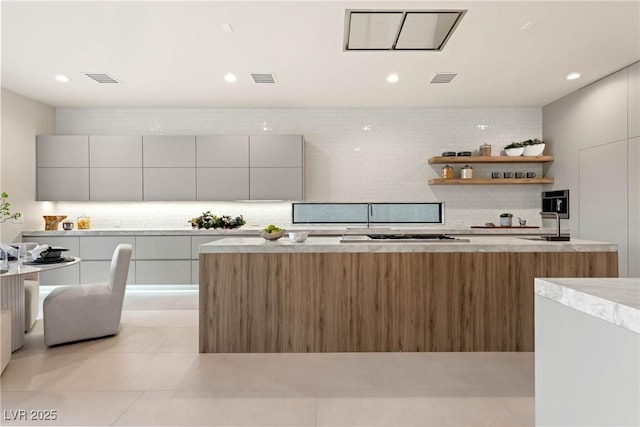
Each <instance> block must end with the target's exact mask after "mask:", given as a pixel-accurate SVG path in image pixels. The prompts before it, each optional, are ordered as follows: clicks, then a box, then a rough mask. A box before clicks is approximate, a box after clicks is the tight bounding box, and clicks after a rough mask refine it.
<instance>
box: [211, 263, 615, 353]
mask: <svg viewBox="0 0 640 427" xmlns="http://www.w3.org/2000/svg"><path fill="white" fill-rule="evenodd" d="M615 276H617V252H512V253H509V252H447V253H439V252H396V253H382V252H376V253H367V252H365V253H360V252H348V253H345V252H337V253H202V251H201V254H200V313H199V315H200V331H199V334H200V352H202V353H254V352H260V353H263V352H267V353H268V352H379V351H386V352H395V351H411V352H413V351H533V350H534V307H533V301H534V291H533V284H534V278H535V277H615Z"/></svg>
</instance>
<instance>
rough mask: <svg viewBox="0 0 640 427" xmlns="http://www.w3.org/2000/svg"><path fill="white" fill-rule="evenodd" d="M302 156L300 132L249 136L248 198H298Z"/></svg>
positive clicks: (300, 191) (300, 187) (301, 195)
mask: <svg viewBox="0 0 640 427" xmlns="http://www.w3.org/2000/svg"><path fill="white" fill-rule="evenodd" d="M303 158H304V150H303V139H302V136H301V135H259V136H251V137H249V164H250V171H249V198H250V199H251V200H302V199H303V196H304V172H303Z"/></svg>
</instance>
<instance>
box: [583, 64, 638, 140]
mask: <svg viewBox="0 0 640 427" xmlns="http://www.w3.org/2000/svg"><path fill="white" fill-rule="evenodd" d="M578 110H579V123H580V129H579V132H580V133H579V135H578V138H579V140H580V148H581V149H584V148H590V147H596V146H599V145H603V144H609V143H611V142H616V141H622V140H625V139H627V70H622V71H619V72H617V73H615V74H613V75H611V76H609V77H607V78H606V79H603V80H600V81H598V82H595V83H594V84H592V85H590V86H587V87H585V88H584V89H581V90H580V104H579V107H578Z"/></svg>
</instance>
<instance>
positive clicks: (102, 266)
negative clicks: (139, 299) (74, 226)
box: [80, 236, 136, 284]
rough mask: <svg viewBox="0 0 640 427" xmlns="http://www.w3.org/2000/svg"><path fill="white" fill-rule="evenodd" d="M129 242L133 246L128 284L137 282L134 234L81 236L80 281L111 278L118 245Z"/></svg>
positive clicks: (103, 280)
mask: <svg viewBox="0 0 640 427" xmlns="http://www.w3.org/2000/svg"><path fill="white" fill-rule="evenodd" d="M121 243H125V244H129V245H131V247H132V248H133V253H132V257H131V258H132V261H131V265H130V266H129V274H128V276H127V284H133V283H135V278H136V275H135V263H134V262H133V259H135V247H136V244H135V237H133V236H104V237H103V236H87V237H82V238H80V258H81V259H82V261H81V262H80V283H81V284H87V283H105V282H107V281H108V280H109V271H110V268H111V259H112V258H113V253H114V252H115V250H116V247H117V246H118V245H119V244H121Z"/></svg>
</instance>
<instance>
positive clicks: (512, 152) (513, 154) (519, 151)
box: [504, 147, 524, 157]
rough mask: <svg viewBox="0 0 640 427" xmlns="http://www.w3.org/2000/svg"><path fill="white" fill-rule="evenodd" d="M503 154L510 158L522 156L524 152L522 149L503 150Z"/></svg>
mask: <svg viewBox="0 0 640 427" xmlns="http://www.w3.org/2000/svg"><path fill="white" fill-rule="evenodd" d="M504 152H505V154H506V155H507V156H511V157H517V156H522V153H523V152H524V147H514V148H505V149H504Z"/></svg>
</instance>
